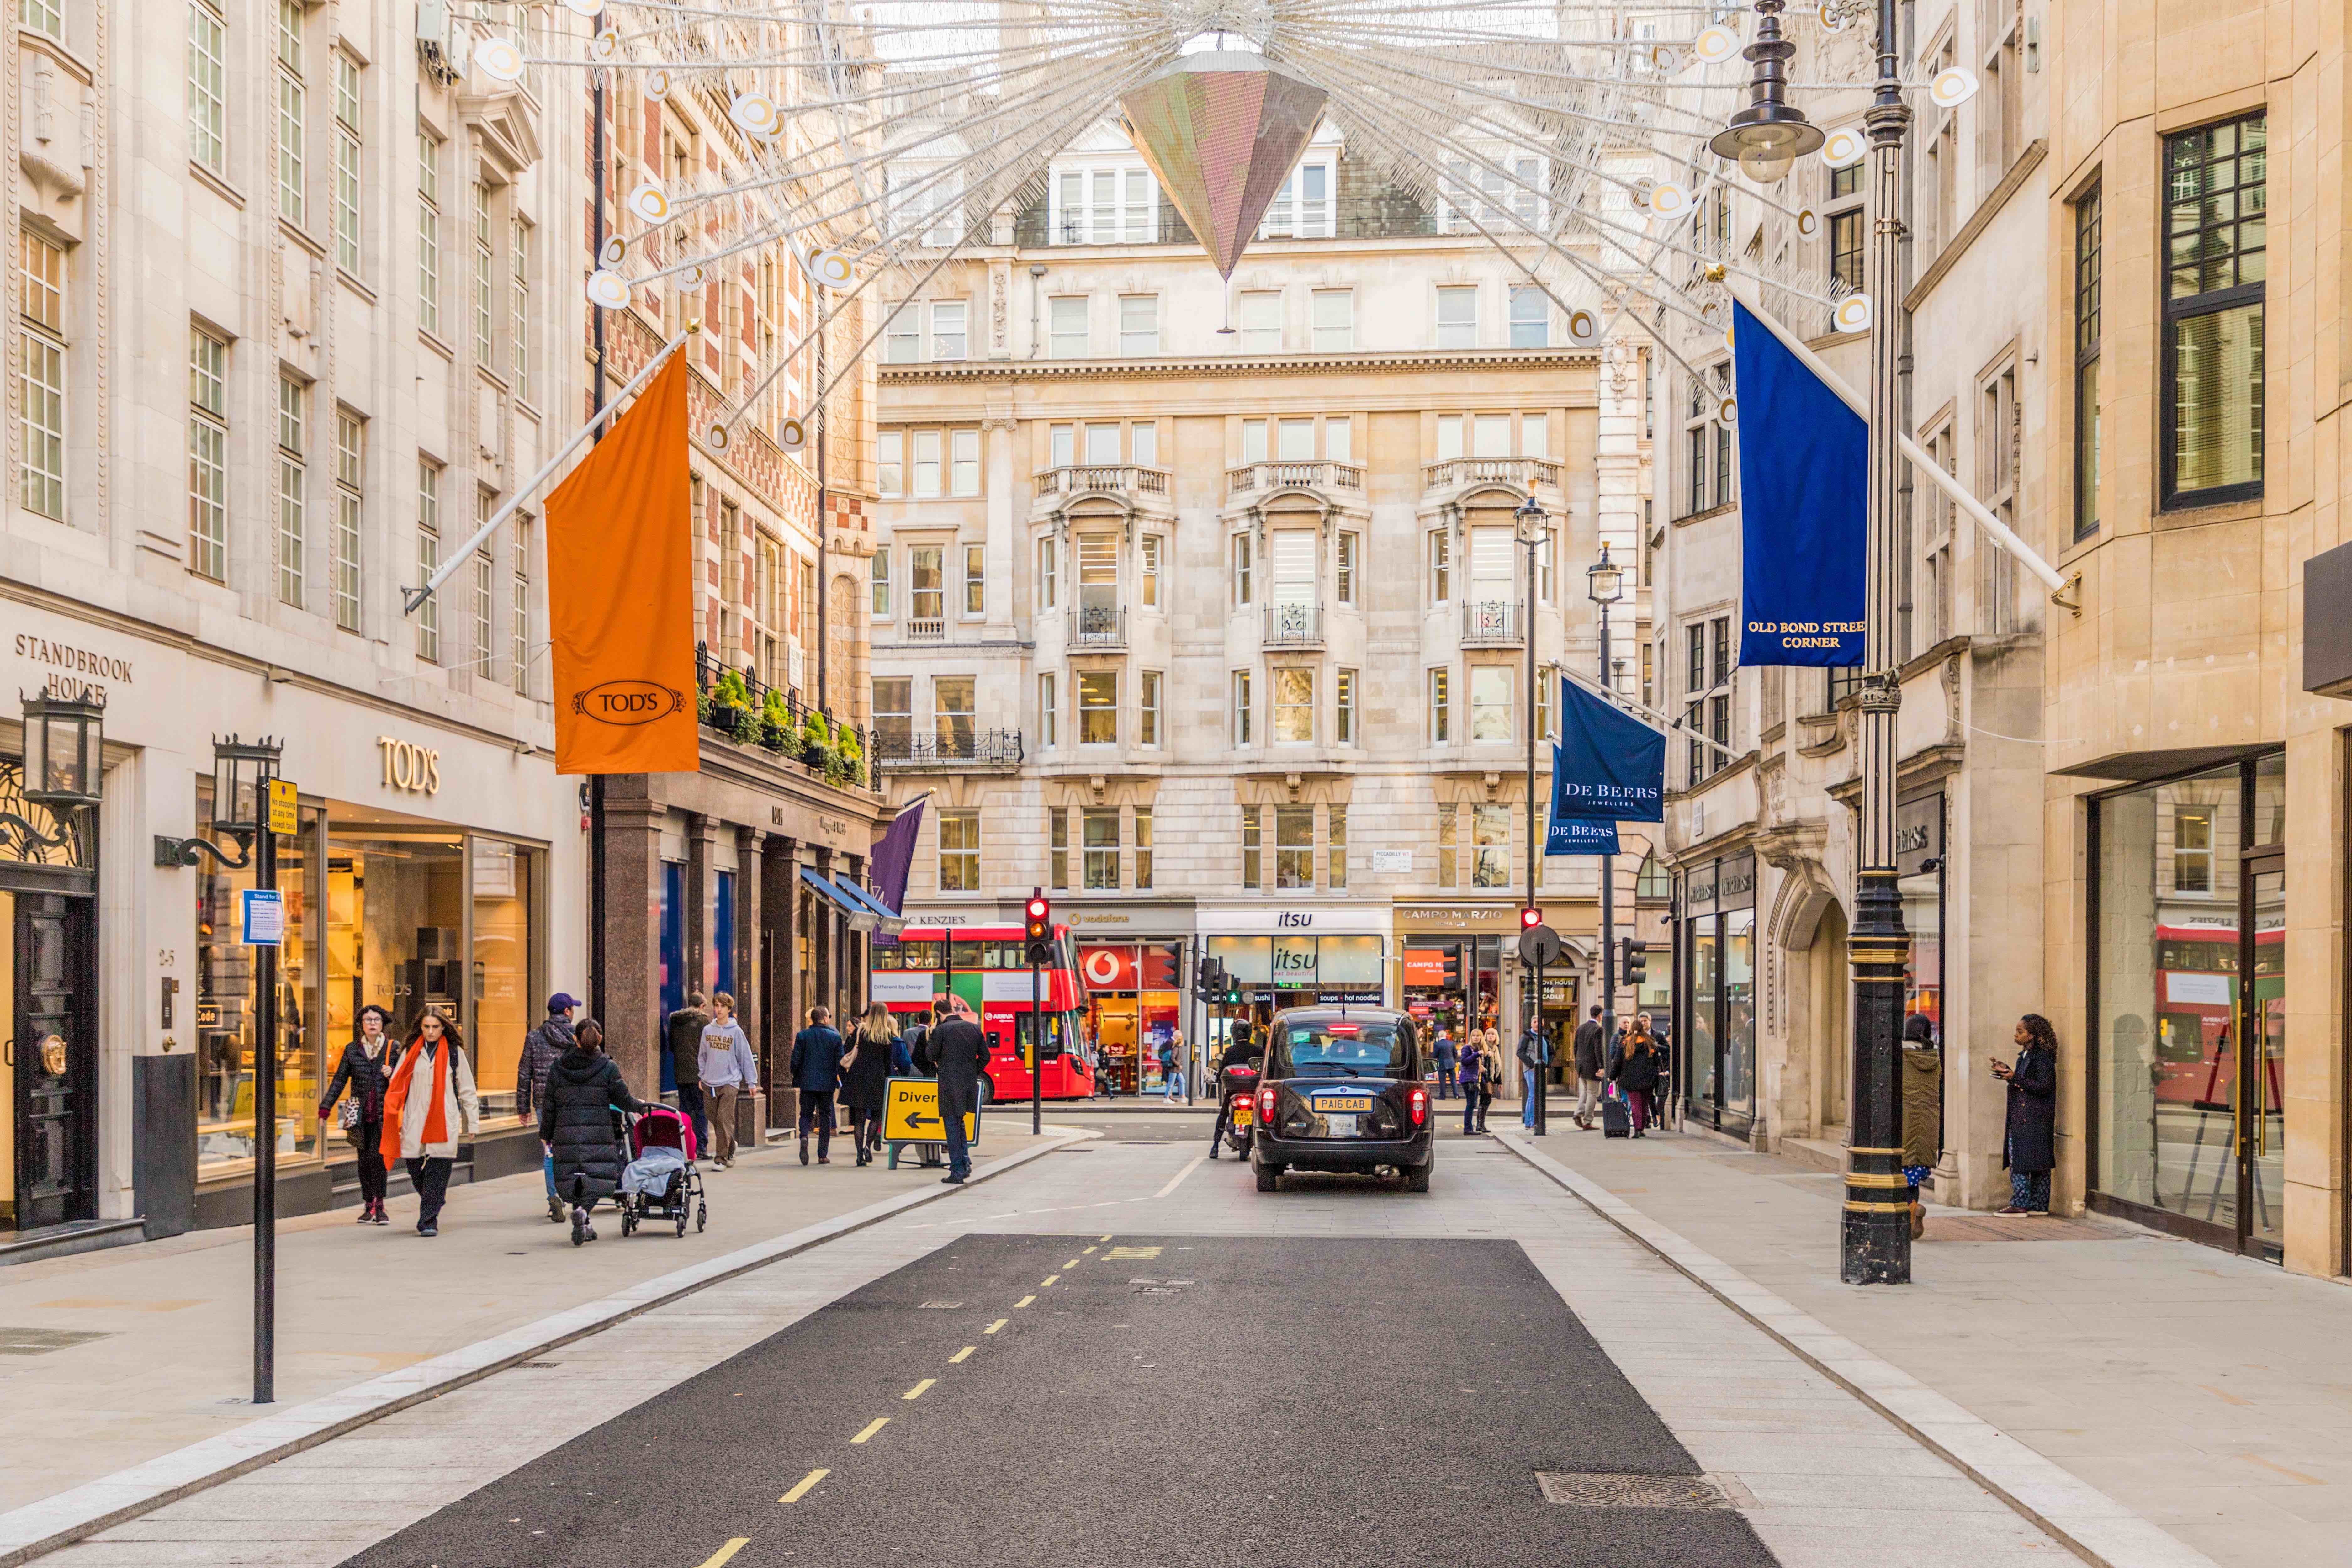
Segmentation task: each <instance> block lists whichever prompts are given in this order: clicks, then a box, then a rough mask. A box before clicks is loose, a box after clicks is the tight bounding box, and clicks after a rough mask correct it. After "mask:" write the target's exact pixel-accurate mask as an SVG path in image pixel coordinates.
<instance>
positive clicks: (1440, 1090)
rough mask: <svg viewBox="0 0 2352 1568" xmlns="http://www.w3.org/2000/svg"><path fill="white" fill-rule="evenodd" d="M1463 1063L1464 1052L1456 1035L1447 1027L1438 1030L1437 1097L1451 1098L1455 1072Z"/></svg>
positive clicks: (1442, 1098) (1441, 1098) (1452, 1096)
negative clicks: (1458, 1044)
mask: <svg viewBox="0 0 2352 1568" xmlns="http://www.w3.org/2000/svg"><path fill="white" fill-rule="evenodd" d="M1461 1065H1462V1053H1461V1051H1460V1050H1459V1049H1458V1048H1456V1047H1455V1046H1454V1036H1453V1035H1452V1033H1451V1032H1449V1031H1447V1030H1445V1029H1443V1028H1441V1029H1439V1030H1438V1031H1437V1098H1438V1099H1440V1100H1451V1099H1453V1098H1454V1088H1455V1085H1454V1071H1455V1069H1457V1068H1460V1067H1461Z"/></svg>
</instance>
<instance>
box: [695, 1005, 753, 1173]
mask: <svg viewBox="0 0 2352 1568" xmlns="http://www.w3.org/2000/svg"><path fill="white" fill-rule="evenodd" d="M710 1006H711V1013H712V1016H711V1019H710V1022H709V1023H708V1024H705V1025H704V1026H702V1039H701V1042H700V1044H699V1046H698V1048H697V1050H696V1053H695V1065H694V1076H695V1081H696V1083H697V1084H698V1086H699V1087H700V1089H701V1095H700V1099H701V1101H702V1109H703V1114H704V1115H705V1116H706V1117H708V1118H709V1121H710V1124H711V1125H712V1126H713V1127H714V1128H716V1129H717V1131H716V1132H714V1133H713V1134H712V1137H713V1139H714V1140H715V1142H714V1143H713V1145H712V1148H711V1158H712V1163H715V1164H716V1165H717V1166H718V1167H719V1169H720V1170H722V1171H723V1170H726V1169H727V1168H728V1167H729V1166H730V1165H732V1164H734V1163H735V1102H736V1100H738V1099H740V1097H741V1096H742V1094H743V1092H744V1090H746V1089H751V1088H752V1087H753V1086H754V1085H756V1084H757V1083H758V1082H759V1081H760V1068H759V1067H758V1065H757V1064H756V1063H754V1062H753V1061H752V1059H751V1037H750V1036H748V1035H746V1034H744V1033H743V1026H742V1025H740V1024H739V1023H737V1022H736V1021H735V998H734V997H732V996H730V995H729V994H727V993H726V992H724V991H721V992H719V993H718V994H715V995H713V996H712V997H711V998H710ZM695 1137H696V1141H697V1142H700V1139H701V1129H700V1128H697V1129H696V1130H695Z"/></svg>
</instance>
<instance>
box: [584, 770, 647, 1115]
mask: <svg viewBox="0 0 2352 1568" xmlns="http://www.w3.org/2000/svg"><path fill="white" fill-rule="evenodd" d="M646 788H647V785H646V777H645V775H644V774H642V773H638V774H627V775H615V776H614V777H612V778H609V779H607V780H606V781H605V783H604V908H603V909H602V910H597V911H596V918H597V919H599V920H602V921H604V971H605V972H604V1009H605V1016H604V1019H603V1020H602V1022H603V1024H604V1050H605V1053H606V1054H607V1055H609V1056H610V1057H611V1058H613V1060H614V1062H615V1063H616V1064H617V1065H618V1066H619V1067H620V1069H621V1076H622V1077H623V1078H625V1079H627V1080H628V1082H629V1086H630V1088H631V1089H634V1090H635V1091H636V1092H638V1093H639V1094H641V1095H643V1094H652V1093H657V1092H658V1091H659V1089H660V1087H661V1054H662V1034H661V983H660V980H659V978H658V976H659V974H660V973H661V880H662V870H661V822H662V808H661V807H660V806H659V805H656V804H654V802H653V801H652V799H651V798H649V796H648V795H647V793H646Z"/></svg>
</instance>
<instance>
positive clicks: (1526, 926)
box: [1519, 906, 1543, 931]
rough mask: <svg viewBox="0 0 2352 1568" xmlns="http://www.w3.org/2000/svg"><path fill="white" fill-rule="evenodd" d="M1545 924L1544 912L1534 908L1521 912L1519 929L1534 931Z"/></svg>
mask: <svg viewBox="0 0 2352 1568" xmlns="http://www.w3.org/2000/svg"><path fill="white" fill-rule="evenodd" d="M1541 924H1543V911H1542V910H1538V909H1536V908H1534V907H1532V906H1530V907H1528V908H1527V909H1524V910H1520V911H1519V929H1520V930H1521V931H1533V930H1535V929H1536V927H1538V926H1539V925H1541Z"/></svg>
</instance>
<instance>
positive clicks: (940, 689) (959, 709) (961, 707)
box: [931, 675, 980, 757]
mask: <svg viewBox="0 0 2352 1568" xmlns="http://www.w3.org/2000/svg"><path fill="white" fill-rule="evenodd" d="M979 684H980V683H979V681H978V680H977V679H975V678H974V677H972V676H969V675H935V676H933V677H931V736H932V739H933V740H934V741H936V742H938V743H939V748H940V755H941V756H943V757H969V756H971V754H972V744H973V742H974V739H975V737H976V736H977V735H978V733H979V722H980V707H979V696H978V692H979Z"/></svg>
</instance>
